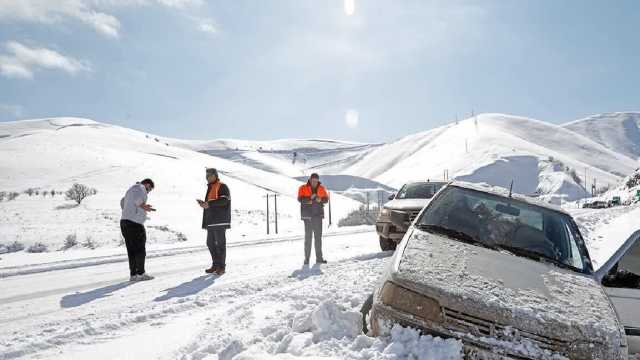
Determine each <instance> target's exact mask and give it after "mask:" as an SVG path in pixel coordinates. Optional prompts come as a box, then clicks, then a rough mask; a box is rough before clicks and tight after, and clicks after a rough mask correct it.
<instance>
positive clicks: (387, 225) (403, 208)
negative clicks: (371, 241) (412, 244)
mask: <svg viewBox="0 0 640 360" xmlns="http://www.w3.org/2000/svg"><path fill="white" fill-rule="evenodd" d="M446 184H447V183H446V182H433V181H422V182H411V183H407V184H405V185H403V186H402V187H401V188H400V190H399V191H398V193H397V194H394V195H391V196H390V197H389V200H391V201H389V202H387V203H386V204H385V205H384V207H383V208H382V210H381V211H380V214H379V215H378V219H377V220H376V231H377V232H378V237H379V240H380V248H381V249H382V250H383V251H387V250H395V248H396V246H397V244H398V243H399V242H400V240H402V237H403V236H404V234H405V233H406V232H407V229H408V228H409V225H410V221H413V219H415V218H416V216H418V214H419V213H420V210H422V208H424V207H425V205H427V204H428V203H429V200H430V199H431V198H432V197H433V196H434V195H435V194H436V193H437V192H438V190H440V189H441V188H442V187H443V186H445V185H446ZM405 215H408V216H407V219H408V220H406V221H405Z"/></svg>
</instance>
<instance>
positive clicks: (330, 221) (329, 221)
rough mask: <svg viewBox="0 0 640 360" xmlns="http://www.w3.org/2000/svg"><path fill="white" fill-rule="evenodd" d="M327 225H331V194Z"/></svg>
mask: <svg viewBox="0 0 640 360" xmlns="http://www.w3.org/2000/svg"><path fill="white" fill-rule="evenodd" d="M329 226H331V195H329Z"/></svg>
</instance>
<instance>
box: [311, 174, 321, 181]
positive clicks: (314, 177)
mask: <svg viewBox="0 0 640 360" xmlns="http://www.w3.org/2000/svg"><path fill="white" fill-rule="evenodd" d="M309 179H318V180H320V175H318V174H317V173H313V174H311V176H309Z"/></svg>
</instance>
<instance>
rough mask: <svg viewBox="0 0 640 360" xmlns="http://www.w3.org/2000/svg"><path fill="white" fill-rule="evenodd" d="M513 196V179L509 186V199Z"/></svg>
mask: <svg viewBox="0 0 640 360" xmlns="http://www.w3.org/2000/svg"><path fill="white" fill-rule="evenodd" d="M511 194H513V179H511V185H509V197H511Z"/></svg>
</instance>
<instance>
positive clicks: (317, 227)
mask: <svg viewBox="0 0 640 360" xmlns="http://www.w3.org/2000/svg"><path fill="white" fill-rule="evenodd" d="M303 221H304V259H305V261H307V262H308V261H309V256H311V238H312V237H313V238H314V240H315V243H314V247H315V249H316V261H319V260H322V259H324V257H323V256H322V218H321V217H311V218H310V219H304V220H303Z"/></svg>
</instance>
